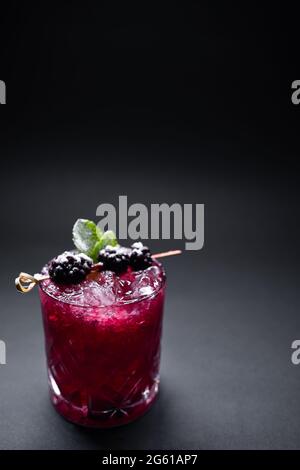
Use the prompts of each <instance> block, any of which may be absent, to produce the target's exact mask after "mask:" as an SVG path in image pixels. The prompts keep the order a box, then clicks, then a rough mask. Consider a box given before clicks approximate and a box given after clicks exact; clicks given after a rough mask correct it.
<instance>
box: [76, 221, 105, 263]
mask: <svg viewBox="0 0 300 470" xmlns="http://www.w3.org/2000/svg"><path fill="white" fill-rule="evenodd" d="M99 236H100V237H102V236H103V234H102V232H101V231H100V229H99V228H98V227H97V226H96V224H95V223H94V222H93V221H92V220H87V219H78V220H77V221H76V222H75V224H74V227H73V242H74V245H75V246H76V248H77V249H78V250H79V251H80V252H81V253H85V254H86V255H88V256H91V257H92V258H93V259H94V257H93V254H94V251H95V250H94V248H95V245H96V244H97V243H98V242H99ZM94 260H95V259H94Z"/></svg>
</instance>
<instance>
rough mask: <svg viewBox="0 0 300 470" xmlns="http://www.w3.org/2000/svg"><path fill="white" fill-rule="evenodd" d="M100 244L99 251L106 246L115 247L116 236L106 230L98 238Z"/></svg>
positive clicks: (116, 243)
mask: <svg viewBox="0 0 300 470" xmlns="http://www.w3.org/2000/svg"><path fill="white" fill-rule="evenodd" d="M100 242H101V243H102V246H101V249H102V248H104V247H106V246H107V245H111V246H117V245H118V244H119V243H118V240H117V237H116V234H115V232H113V231H112V230H107V231H106V232H104V233H103V235H102V237H101V238H100Z"/></svg>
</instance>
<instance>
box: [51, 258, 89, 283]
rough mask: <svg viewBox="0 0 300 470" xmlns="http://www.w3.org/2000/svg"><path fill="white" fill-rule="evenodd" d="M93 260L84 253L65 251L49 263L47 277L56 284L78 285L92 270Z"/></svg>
mask: <svg viewBox="0 0 300 470" xmlns="http://www.w3.org/2000/svg"><path fill="white" fill-rule="evenodd" d="M92 264H93V260H92V259H91V258H89V257H88V256H86V255H85V254H84V253H78V254H75V253H72V252H70V251H65V252H64V253H62V254H61V255H59V256H57V257H56V258H54V259H53V260H52V261H50V263H49V276H50V278H51V279H52V281H54V282H56V283H58V284H78V283H79V282H81V281H83V279H84V278H85V277H86V275H87V274H88V273H89V272H90V270H91V268H92Z"/></svg>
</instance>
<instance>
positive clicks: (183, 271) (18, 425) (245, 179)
mask: <svg viewBox="0 0 300 470" xmlns="http://www.w3.org/2000/svg"><path fill="white" fill-rule="evenodd" d="M259 145H260V147H259V152H260V155H261V156H263V155H265V154H267V153H268V152H270V148H269V147H268V148H265V147H264V146H263V144H262V143H260V144H259ZM58 148H59V146H58V145H57V147H56V148H55V149H54V150H55V155H56V158H55V159H53V160H51V161H49V162H48V163H47V161H45V165H46V171H45V173H43V172H42V169H41V168H39V169H38V170H35V169H34V168H29V169H27V171H26V172H25V173H22V171H21V170H20V171H18V172H16V173H15V174H14V178H11V177H8V179H7V183H6V185H7V186H5V183H3V185H2V188H1V190H2V191H3V194H1V199H2V200H5V194H7V191H9V194H10V199H9V203H8V207H7V206H6V209H5V210H4V211H3V215H2V221H3V226H9V231H8V232H3V240H4V243H5V244H6V245H4V246H6V247H7V248H6V250H3V254H2V264H1V286H2V291H1V323H0V333H1V334H0V338H1V339H3V340H5V342H6V345H7V364H6V365H3V366H0V447H1V449H149V448H154V449H164V448H178V449H184V448H189V449H220V448H223V449H243V448H246V449H248V448H257V449H271V448H289V449H294V448H297V447H299V446H300V419H299V416H300V399H299V396H300V395H299V391H300V366H298V367H297V366H295V365H293V364H292V363H291V343H292V341H293V340H294V339H298V338H300V316H299V300H300V299H299V288H298V282H299V263H298V260H299V227H298V222H297V210H298V201H297V194H298V183H297V176H296V173H293V172H291V171H288V172H285V171H284V169H283V170H282V171H281V168H277V169H276V168H275V169H274V167H273V170H274V171H272V172H271V173H270V172H269V170H268V169H267V168H265V167H264V166H263V165H262V164H261V162H260V160H259V159H256V160H253V159H252V157H249V158H248V159H247V158H244V160H243V162H240V161H239V160H238V159H236V160H228V159H227V161H226V159H225V160H224V161H222V159H221V158H219V159H217V160H214V159H213V157H212V155H213V154H215V155H219V156H220V155H221V154H224V152H225V153H226V152H227V153H229V154H230V152H232V154H233V153H234V152H237V153H238V152H239V149H237V148H234V146H233V145H232V144H231V143H221V144H216V143H214V142H211V143H210V146H209V147H207V146H205V145H204V146H202V147H201V145H200V146H199V145H198V146H195V148H194V149H193V150H191V149H187V148H180V147H177V148H176V150H175V149H174V159H173V164H172V168H171V167H170V165H169V164H168V163H166V164H164V163H163V162H164V159H163V154H164V152H165V151H166V150H165V149H164V147H163V144H162V143H160V145H159V146H158V147H157V148H156V149H152V150H151V152H153V153H155V154H156V158H157V162H160V171H159V172H158V173H157V175H156V178H155V192H154V189H153V182H152V181H151V180H150V179H147V178H145V177H143V169H142V168H141V169H139V168H137V169H136V170H135V173H134V174H132V173H131V172H129V171H127V172H126V170H125V169H124V170H123V172H122V173H119V174H118V177H116V174H115V173H114V170H113V169H111V168H109V166H107V167H106V168H101V171H100V168H98V167H97V170H96V171H94V172H90V170H89V169H86V170H85V169H82V168H77V169H76V168H74V169H73V170H72V184H69V185H68V190H67V192H65V184H64V181H65V179H64V178H66V177H67V176H68V174H69V173H68V172H69V163H68V162H66V164H65V165H64V166H62V161H63V158H61V159H60V156H61V157H63V155H64V156H65V155H66V149H65V148H64V149H61V150H58ZM208 148H209V150H208ZM95 149H96V150H97V152H99V153H102V156H103V155H104V154H105V152H107V149H106V150H105V149H103V148H101V145H100V144H99V145H98V144H97V143H95ZM54 150H53V154H54ZM39 151H40V149H37V148H36V146H33V147H32V148H31V150H30V152H31V155H33V157H34V156H35V153H34V152H36V156H37V155H38V153H39ZM51 151H52V150H51V149H50V150H49V153H51ZM15 152H16V153H18V152H19V154H22V152H23V150H22V149H20V150H17V149H15ZM76 152H77V153H76ZM84 152H85V155H86V152H87V150H86V148H85V149H84V148H83V147H82V148H81V147H80V145H79V146H78V147H77V148H76V149H75V148H74V149H72V151H71V150H70V155H72V159H74V158H75V157H76V158H78V160H77V161H79V159H80V155H83V154H84ZM88 152H90V154H89V158H90V159H91V158H92V156H91V152H92V150H91V149H89V150H88ZM95 152H96V151H95ZM134 152H136V153H134ZM141 152H144V158H145V160H146V161H147V158H148V157H149V153H151V152H150V151H149V150H145V148H144V149H143V148H141V149H140V150H137V149H135V150H134V151H133V150H132V156H129V153H128V152H127V153H126V154H125V156H124V158H126V159H127V163H128V162H129V163H130V162H131V159H132V163H133V162H134V161H136V160H135V159H136V154H137V153H138V154H139V155H141ZM147 152H148V153H147ZM207 152H210V153H209V155H208V153H207ZM120 153H121V154H122V151H121V150H120V151H119V157H120ZM169 153H170V152H169ZM250 153H251V152H250V151H249V154H250ZM180 155H182V156H184V158H187V159H188V161H189V166H186V167H184V171H181V176H180V178H181V181H180V184H179V182H178V181H179V173H180V171H179V169H180V168H181V169H182V168H183V167H182V162H180V163H176V162H178V161H180V158H179V157H180ZM203 155H204V156H207V158H206V159H205V162H206V165H204V166H203V167H201V165H198V166H197V164H198V163H197V162H198V158H200V157H199V156H201V157H202V158H203ZM160 157H161V158H160ZM175 157H177V160H176V158H175ZM209 157H211V158H209ZM85 158H86V156H85ZM109 158H111V156H110V157H109ZM229 161H230V165H229V166H228V162H229ZM166 162H167V160H166ZM152 163H153V162H152ZM43 170H44V169H43ZM275 170H276V171H275ZM12 172H13V161H11V162H10V163H9V164H8V167H7V175H10V176H11V175H12ZM57 174H60V175H63V176H64V178H62V179H58V178H57ZM4 176H5V175H4ZM99 178H101V184H99ZM124 179H125V180H126V181H124ZM4 181H5V178H3V182H4ZM53 181H55V185H53ZM166 182H167V184H166ZM24 183H25V186H26V187H27V188H31V191H34V192H35V193H37V194H42V193H43V192H44V194H45V198H44V199H43V200H41V199H39V201H38V202H35V201H32V202H31V203H30V211H29V212H27V211H25V210H22V211H20V206H19V202H20V199H19V198H20V192H21V189H20V188H22V185H23V184H24ZM78 186H80V187H81V194H80V197H78V192H77V189H76V188H77V187H78ZM8 188H9V189H8ZM119 194H127V195H128V197H129V200H130V202H131V203H132V202H144V203H145V204H149V203H150V202H157V201H159V202H161V201H165V202H169V203H171V202H174V201H179V202H198V203H205V246H204V248H203V250H201V251H199V252H187V251H185V252H184V253H183V255H182V256H181V257H177V258H176V259H175V258H174V259H168V260H166V261H165V266H166V269H167V274H168V291H167V301H166V306H165V320H164V334H163V342H162V364H161V391H160V396H159V399H158V401H157V402H156V403H155V405H154V406H153V408H152V410H151V411H150V412H149V413H148V414H147V415H145V416H144V417H143V418H141V419H139V420H138V421H136V422H135V423H132V424H130V425H128V426H125V427H122V428H115V429H112V430H106V431H95V430H88V429H82V428H79V427H76V426H74V425H72V424H70V423H68V422H66V421H64V419H62V418H61V417H60V416H58V415H57V414H56V412H55V411H54V409H53V408H52V406H51V404H50V402H49V399H48V391H47V380H46V368H45V355H44V344H43V331H42V322H41V316H40V313H39V308H40V307H39V299H38V293H37V292H31V293H30V294H28V295H26V296H22V295H20V294H19V293H17V292H16V291H15V290H14V285H13V281H14V277H15V276H16V275H17V273H18V272H19V271H21V270H25V271H28V272H36V271H37V270H38V269H39V268H40V266H41V265H42V264H43V263H44V262H45V261H46V260H47V259H49V258H51V257H52V256H53V255H55V254H57V253H59V252H61V251H63V249H65V248H66V247H69V246H70V240H71V234H70V230H71V226H72V224H73V221H74V220H75V219H76V218H77V217H78V216H86V217H90V218H94V219H95V211H96V207H97V205H98V204H100V203H101V202H109V201H112V200H113V202H114V201H116V197H117V195H119ZM2 196H3V197H2ZM3 198H4V199H3ZM149 243H150V245H151V246H152V248H153V251H157V250H158V249H167V248H175V247H177V246H179V247H180V248H183V247H184V246H183V242H181V241H180V242H177V243H176V241H172V240H170V241H167V240H165V241H161V242H151V241H150V242H149Z"/></svg>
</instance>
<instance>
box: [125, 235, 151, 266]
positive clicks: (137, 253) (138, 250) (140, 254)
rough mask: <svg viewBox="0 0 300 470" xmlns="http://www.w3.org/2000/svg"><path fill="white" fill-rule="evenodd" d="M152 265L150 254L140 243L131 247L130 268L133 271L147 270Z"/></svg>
mask: <svg viewBox="0 0 300 470" xmlns="http://www.w3.org/2000/svg"><path fill="white" fill-rule="evenodd" d="M152 263H153V260H152V258H151V252H150V250H149V248H148V247H147V246H144V245H143V244H142V243H141V242H135V243H133V245H131V255H130V266H131V267H132V269H133V270H134V271H139V270H141V269H146V268H149V266H151V265H152Z"/></svg>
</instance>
